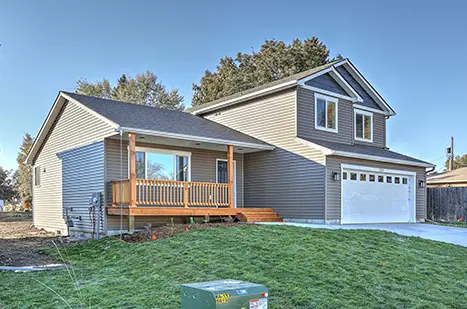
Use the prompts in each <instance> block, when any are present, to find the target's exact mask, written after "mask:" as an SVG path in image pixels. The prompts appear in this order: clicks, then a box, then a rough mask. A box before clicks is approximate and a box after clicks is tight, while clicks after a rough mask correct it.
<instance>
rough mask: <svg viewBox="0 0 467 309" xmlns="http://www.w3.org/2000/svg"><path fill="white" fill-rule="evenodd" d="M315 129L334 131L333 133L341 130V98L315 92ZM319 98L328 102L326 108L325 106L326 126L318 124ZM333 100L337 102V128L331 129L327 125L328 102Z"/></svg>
mask: <svg viewBox="0 0 467 309" xmlns="http://www.w3.org/2000/svg"><path fill="white" fill-rule="evenodd" d="M314 96H315V129H317V130H321V131H326V132H332V133H338V132H339V99H337V98H335V97H330V96H327V95H322V94H319V93H315V94H314ZM318 99H321V100H324V101H325V103H326V108H325V113H324V115H325V119H324V123H325V124H326V127H321V126H319V125H318ZM330 101H332V102H335V103H336V128H335V129H330V128H328V127H327V123H328V109H327V107H328V103H329V102H330Z"/></svg>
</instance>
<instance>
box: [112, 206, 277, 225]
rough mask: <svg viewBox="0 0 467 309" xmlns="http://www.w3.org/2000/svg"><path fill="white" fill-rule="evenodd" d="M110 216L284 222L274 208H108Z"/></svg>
mask: <svg viewBox="0 0 467 309" xmlns="http://www.w3.org/2000/svg"><path fill="white" fill-rule="evenodd" d="M106 211H107V214H108V215H109V216H119V215H120V214H122V215H123V216H156V217H159V216H160V217H204V216H211V217H217V216H220V217H227V216H232V217H235V216H236V217H238V218H239V219H240V221H243V222H278V221H282V218H280V217H279V216H278V215H277V213H276V212H274V210H273V209H272V208H212V207H190V208H183V207H144V206H137V207H128V206H122V207H121V209H120V207H118V206H108V207H107V208H106Z"/></svg>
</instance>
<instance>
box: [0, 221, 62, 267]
mask: <svg viewBox="0 0 467 309" xmlns="http://www.w3.org/2000/svg"><path fill="white" fill-rule="evenodd" d="M6 214H7V215H5V214H3V215H2V216H0V266H31V265H35V266H36V265H37V266H39V265H47V264H52V263H57V261H56V260H55V259H54V258H53V257H51V256H48V255H46V254H44V253H42V252H41V249H43V248H52V247H54V244H53V242H52V241H53V240H55V241H56V243H57V244H60V245H61V243H62V242H61V241H60V239H59V238H57V237H55V235H54V234H53V233H48V232H46V231H44V230H39V229H36V228H35V227H33V226H32V219H31V217H30V215H28V214H23V215H21V214H14V213H10V214H8V213H6Z"/></svg>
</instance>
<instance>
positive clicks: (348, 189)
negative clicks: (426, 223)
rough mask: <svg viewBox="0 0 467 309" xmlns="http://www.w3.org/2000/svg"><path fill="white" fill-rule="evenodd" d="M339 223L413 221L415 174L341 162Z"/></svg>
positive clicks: (414, 218) (414, 214)
mask: <svg viewBox="0 0 467 309" xmlns="http://www.w3.org/2000/svg"><path fill="white" fill-rule="evenodd" d="M341 173H342V174H341V179H342V185H341V203H342V205H341V223H342V224H352V223H403V222H405V223H407V222H416V190H415V185H416V173H415V172H411V171H403V170H392V169H384V168H372V167H367V166H358V165H346V164H342V165H341Z"/></svg>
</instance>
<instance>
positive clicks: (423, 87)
mask: <svg viewBox="0 0 467 309" xmlns="http://www.w3.org/2000/svg"><path fill="white" fill-rule="evenodd" d="M0 8H1V9H0V44H1V45H2V46H1V47H0V165H2V166H5V167H7V168H14V167H15V166H16V162H15V158H16V154H17V150H18V147H19V145H20V143H21V137H22V135H23V134H24V132H26V131H27V132H30V133H31V134H33V135H35V134H37V132H38V130H39V128H40V126H41V124H42V122H43V120H44V119H45V117H46V115H47V113H48V111H49V109H50V107H51V105H52V103H53V101H54V99H55V97H56V95H57V93H58V91H59V90H69V91H73V90H74V87H75V82H76V80H78V79H79V78H86V79H88V80H90V81H95V80H100V79H102V78H104V77H105V78H108V79H109V80H111V81H115V80H116V79H117V78H118V77H119V76H120V75H121V74H123V73H125V74H129V75H133V76H134V75H136V74H137V73H139V72H142V71H145V70H152V71H154V72H155V73H156V74H157V75H158V76H159V78H160V79H161V80H162V82H163V83H164V84H165V85H166V86H167V87H168V88H179V89H180V92H181V94H182V95H184V96H185V105H187V106H189V105H190V101H191V96H192V91H191V84H192V83H193V82H198V81H199V79H200V77H201V76H202V75H203V73H204V71H205V70H206V69H211V70H213V69H215V66H216V64H217V63H218V61H219V59H220V58H221V57H224V56H226V55H230V56H234V55H235V54H236V52H238V51H242V52H249V51H251V49H252V48H255V49H258V48H259V46H260V45H261V43H262V42H264V40H265V39H272V38H275V39H278V40H284V41H287V42H290V41H291V40H292V39H294V38H301V39H304V38H307V37H311V36H318V37H319V38H320V39H321V40H322V41H323V42H324V43H325V44H326V45H327V46H328V48H330V49H331V53H332V55H335V54H337V53H341V54H342V55H343V56H344V57H349V58H350V59H351V60H352V62H353V63H354V64H355V65H356V66H357V67H358V68H359V70H360V71H361V72H362V73H363V74H364V75H365V76H366V77H367V79H368V80H369V81H370V82H371V83H372V84H373V85H374V86H375V87H376V88H377V89H378V91H379V92H380V93H381V94H382V95H383V97H384V98H385V99H386V101H387V102H389V104H390V105H391V106H392V107H393V108H394V109H395V110H396V112H397V113H398V114H397V115H396V116H395V117H392V118H391V119H390V120H389V121H388V146H389V147H390V148H391V149H393V150H395V151H400V152H403V153H405V154H408V155H411V156H415V157H418V158H421V159H424V160H432V161H434V163H436V164H438V165H439V166H440V165H443V164H444V158H443V156H444V152H445V148H446V147H447V146H448V144H449V138H450V136H451V135H454V137H455V139H456V146H455V150H456V152H457V154H460V153H467V139H466V138H464V134H465V133H464V132H465V130H466V127H467V124H466V118H465V115H467V98H466V95H465V93H464V90H466V88H467V87H466V86H467V73H466V72H467V62H466V61H464V58H465V56H464V55H465V54H467V37H466V35H465V30H466V29H467V19H466V18H465V16H464V13H465V12H466V10H467V2H465V1H384V2H383V1H332V6H331V5H330V4H329V2H328V1H295V2H293V4H286V2H284V1H251V0H250V1H240V0H237V1H235V2H233V1H232V2H227V1H149V0H147V1H89V0H85V1H73V2H71V1H58V0H57V1H48V0H43V1H4V0H0Z"/></svg>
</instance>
